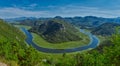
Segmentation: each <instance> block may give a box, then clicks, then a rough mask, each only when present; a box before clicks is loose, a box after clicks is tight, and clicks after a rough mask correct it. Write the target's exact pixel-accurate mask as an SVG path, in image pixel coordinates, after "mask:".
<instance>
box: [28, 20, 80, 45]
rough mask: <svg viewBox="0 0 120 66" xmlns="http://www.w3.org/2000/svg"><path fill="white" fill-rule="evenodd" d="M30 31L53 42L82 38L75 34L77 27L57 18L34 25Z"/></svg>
mask: <svg viewBox="0 0 120 66" xmlns="http://www.w3.org/2000/svg"><path fill="white" fill-rule="evenodd" d="M30 31H31V32H35V33H37V34H39V35H40V36H42V37H43V38H44V39H45V40H47V41H48V42H51V43H61V42H67V41H77V40H81V38H80V37H79V36H78V35H77V34H75V31H77V29H75V27H73V26H72V25H71V24H67V23H65V22H64V21H61V20H57V19H53V20H49V21H47V22H45V23H43V24H41V25H39V26H38V27H33V28H32V29H30Z"/></svg>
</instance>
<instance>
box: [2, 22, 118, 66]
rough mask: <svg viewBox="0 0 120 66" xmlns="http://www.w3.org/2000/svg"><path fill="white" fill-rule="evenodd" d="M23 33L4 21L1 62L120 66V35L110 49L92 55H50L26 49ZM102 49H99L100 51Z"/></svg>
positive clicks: (12, 65) (13, 64) (28, 65)
mask: <svg viewBox="0 0 120 66" xmlns="http://www.w3.org/2000/svg"><path fill="white" fill-rule="evenodd" d="M24 40H25V36H24V34H23V33H22V32H20V30H19V29H17V28H15V27H13V26H11V25H9V24H6V23H4V22H3V21H2V20H1V21H0V62H4V63H6V64H7V65H9V66H119V62H120V32H119V30H117V31H116V34H114V35H112V36H111V41H110V42H109V43H108V44H109V45H110V46H109V47H108V46H102V48H101V49H100V50H98V49H97V48H96V49H94V50H91V51H89V52H87V51H85V52H81V53H70V54H67V53H63V54H49V53H42V52H38V51H37V50H35V49H34V48H32V47H31V46H26V44H25V42H24ZM98 48H99V47H98Z"/></svg>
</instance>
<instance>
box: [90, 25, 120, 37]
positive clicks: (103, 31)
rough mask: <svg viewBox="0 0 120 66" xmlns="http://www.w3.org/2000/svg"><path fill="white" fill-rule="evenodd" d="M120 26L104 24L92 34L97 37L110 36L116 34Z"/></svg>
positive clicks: (94, 29)
mask: <svg viewBox="0 0 120 66" xmlns="http://www.w3.org/2000/svg"><path fill="white" fill-rule="evenodd" d="M118 26H120V24H118V23H104V24H102V25H100V26H98V27H96V28H93V30H92V33H93V34H97V35H103V36H109V35H112V34H113V33H115V30H116V27H118Z"/></svg>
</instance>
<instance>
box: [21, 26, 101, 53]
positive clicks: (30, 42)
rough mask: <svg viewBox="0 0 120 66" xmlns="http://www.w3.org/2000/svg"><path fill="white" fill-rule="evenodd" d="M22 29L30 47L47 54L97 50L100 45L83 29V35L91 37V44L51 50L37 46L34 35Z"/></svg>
mask: <svg viewBox="0 0 120 66" xmlns="http://www.w3.org/2000/svg"><path fill="white" fill-rule="evenodd" d="M21 29H22V31H23V32H24V33H25V34H26V36H27V38H26V40H25V41H26V42H27V43H28V44H29V45H31V46H33V47H34V48H35V49H37V50H38V51H41V52H46V53H70V52H77V51H82V50H87V49H89V48H95V47H97V45H98V44H99V39H98V38H97V37H96V36H95V35H92V34H91V33H89V32H85V31H84V30H83V29H80V32H82V33H84V34H86V35H88V36H89V38H90V43H89V44H88V45H85V46H80V47H75V48H70V49H50V48H44V47H40V46H38V45H37V44H35V43H34V42H33V41H32V40H33V36H32V34H31V33H30V32H28V31H27V30H26V29H25V28H23V27H22V28H21Z"/></svg>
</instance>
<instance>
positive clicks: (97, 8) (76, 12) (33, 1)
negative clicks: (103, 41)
mask: <svg viewBox="0 0 120 66" xmlns="http://www.w3.org/2000/svg"><path fill="white" fill-rule="evenodd" d="M55 16H62V17H74V16H82V17H84V16H98V17H105V18H115V17H120V0H0V18H16V17H38V18H39V17H55Z"/></svg>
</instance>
